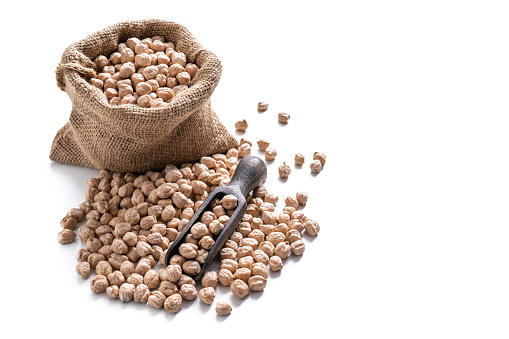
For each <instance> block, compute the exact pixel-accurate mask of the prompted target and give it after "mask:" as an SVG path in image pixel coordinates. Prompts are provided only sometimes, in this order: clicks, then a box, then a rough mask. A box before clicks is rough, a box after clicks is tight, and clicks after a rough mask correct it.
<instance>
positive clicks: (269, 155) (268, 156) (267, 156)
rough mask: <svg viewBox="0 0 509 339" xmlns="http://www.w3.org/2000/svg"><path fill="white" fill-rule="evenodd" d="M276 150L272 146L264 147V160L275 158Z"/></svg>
mask: <svg viewBox="0 0 509 339" xmlns="http://www.w3.org/2000/svg"><path fill="white" fill-rule="evenodd" d="M276 155H277V151H276V150H275V149H274V148H272V147H267V148H266V149H265V160H268V161H271V160H274V159H276Z"/></svg>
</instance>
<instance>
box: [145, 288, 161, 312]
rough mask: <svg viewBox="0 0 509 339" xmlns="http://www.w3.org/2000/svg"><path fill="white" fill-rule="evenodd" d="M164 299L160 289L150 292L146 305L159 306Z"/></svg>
mask: <svg viewBox="0 0 509 339" xmlns="http://www.w3.org/2000/svg"><path fill="white" fill-rule="evenodd" d="M165 301H166V296H165V295H164V294H163V293H162V292H161V291H154V292H150V295H149V297H148V299H147V305H149V306H152V307H155V308H161V307H163V304H164V302H165Z"/></svg>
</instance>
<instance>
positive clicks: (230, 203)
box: [221, 194, 237, 210]
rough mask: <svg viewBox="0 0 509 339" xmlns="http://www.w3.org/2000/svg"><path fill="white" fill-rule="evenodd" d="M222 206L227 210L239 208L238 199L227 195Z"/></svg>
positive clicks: (222, 201) (222, 200)
mask: <svg viewBox="0 0 509 339" xmlns="http://www.w3.org/2000/svg"><path fill="white" fill-rule="evenodd" d="M221 205H222V206H223V207H224V208H225V209H227V210H232V209H235V208H237V197H236V196H234V195H231V194H228V195H225V196H224V197H223V199H221Z"/></svg>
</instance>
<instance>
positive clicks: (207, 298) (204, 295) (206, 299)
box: [198, 287, 216, 305]
mask: <svg viewBox="0 0 509 339" xmlns="http://www.w3.org/2000/svg"><path fill="white" fill-rule="evenodd" d="M198 296H199V297H200V300H201V301H202V302H203V303H204V304H206V305H211V304H212V303H213V302H214V298H215V297H216V292H215V291H214V288H212V287H204V288H202V289H201V290H200V292H199V293H198Z"/></svg>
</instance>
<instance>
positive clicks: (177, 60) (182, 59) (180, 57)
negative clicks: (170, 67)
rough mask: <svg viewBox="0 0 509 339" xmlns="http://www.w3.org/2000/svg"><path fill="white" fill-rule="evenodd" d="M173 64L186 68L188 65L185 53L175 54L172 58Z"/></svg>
mask: <svg viewBox="0 0 509 339" xmlns="http://www.w3.org/2000/svg"><path fill="white" fill-rule="evenodd" d="M171 62H172V63H173V64H180V65H181V66H182V67H184V66H185V65H186V63H187V58H186V55H185V54H184V53H178V52H175V53H173V54H172V56H171Z"/></svg>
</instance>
